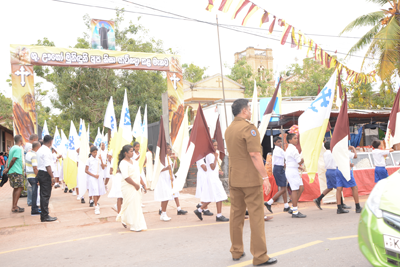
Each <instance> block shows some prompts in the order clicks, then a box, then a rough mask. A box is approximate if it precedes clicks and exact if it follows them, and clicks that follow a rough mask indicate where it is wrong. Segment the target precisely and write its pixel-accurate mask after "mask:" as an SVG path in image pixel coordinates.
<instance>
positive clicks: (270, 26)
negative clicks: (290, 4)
mask: <svg viewBox="0 0 400 267" xmlns="http://www.w3.org/2000/svg"><path fill="white" fill-rule="evenodd" d="M275 20H276V17H275V16H274V20H273V21H272V22H271V25H269V33H272V32H273V31H274V27H275Z"/></svg>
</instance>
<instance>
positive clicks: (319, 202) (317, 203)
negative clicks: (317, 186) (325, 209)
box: [313, 198, 322, 210]
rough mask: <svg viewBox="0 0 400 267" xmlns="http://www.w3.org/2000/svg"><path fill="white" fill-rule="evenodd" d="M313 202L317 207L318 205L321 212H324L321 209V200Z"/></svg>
mask: <svg viewBox="0 0 400 267" xmlns="http://www.w3.org/2000/svg"><path fill="white" fill-rule="evenodd" d="M313 201H314V203H315V205H317V207H318V208H319V209H320V210H322V208H321V200H319V199H318V198H316V199H314V200H313Z"/></svg>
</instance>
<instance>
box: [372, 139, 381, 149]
mask: <svg viewBox="0 0 400 267" xmlns="http://www.w3.org/2000/svg"><path fill="white" fill-rule="evenodd" d="M380 145H381V141H379V140H374V141H372V147H373V148H379V146H380Z"/></svg>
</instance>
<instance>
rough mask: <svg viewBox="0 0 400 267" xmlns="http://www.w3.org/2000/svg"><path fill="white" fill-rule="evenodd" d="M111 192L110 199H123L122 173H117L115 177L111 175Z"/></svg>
mask: <svg viewBox="0 0 400 267" xmlns="http://www.w3.org/2000/svg"><path fill="white" fill-rule="evenodd" d="M110 178H111V181H112V185H111V190H110V193H109V194H108V197H111V198H123V195H122V191H121V180H122V175H121V173H117V174H116V175H115V176H114V177H113V176H112V175H111V177H110Z"/></svg>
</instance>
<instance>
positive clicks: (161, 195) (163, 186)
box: [154, 171, 179, 201]
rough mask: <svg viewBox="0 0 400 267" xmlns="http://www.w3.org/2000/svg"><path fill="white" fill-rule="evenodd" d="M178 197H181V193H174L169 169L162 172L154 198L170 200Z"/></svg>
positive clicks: (156, 199)
mask: <svg viewBox="0 0 400 267" xmlns="http://www.w3.org/2000/svg"><path fill="white" fill-rule="evenodd" d="M174 180H175V177H174ZM177 197H179V193H175V194H174V193H173V190H172V185H171V178H170V175H169V171H163V172H162V173H160V178H159V179H158V182H157V185H156V188H155V189H154V200H155V201H169V200H173V199H174V198H177Z"/></svg>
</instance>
